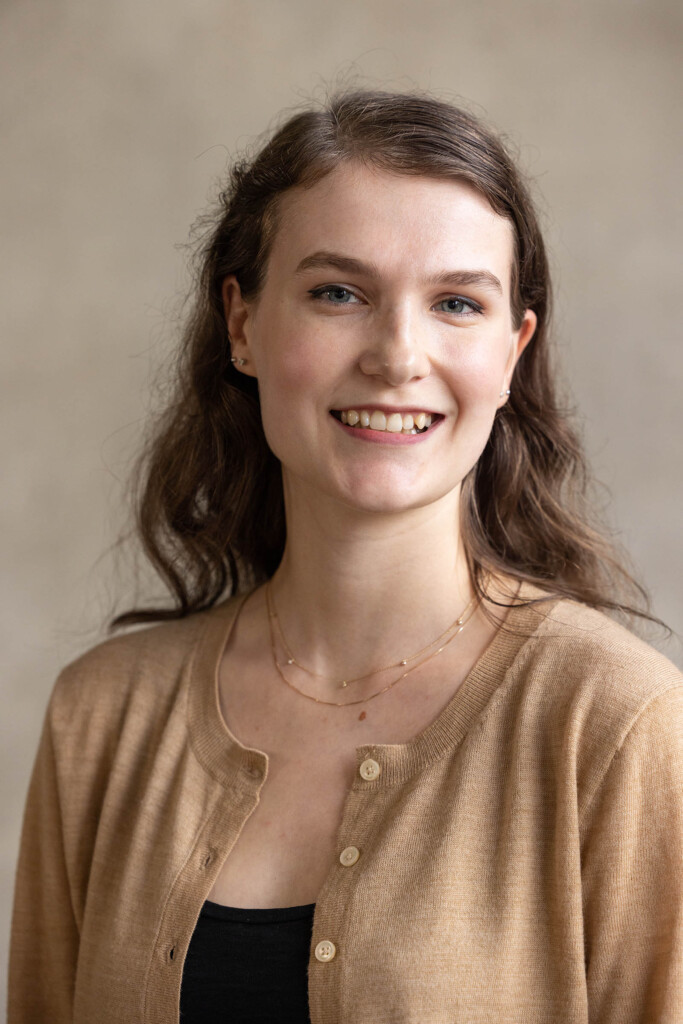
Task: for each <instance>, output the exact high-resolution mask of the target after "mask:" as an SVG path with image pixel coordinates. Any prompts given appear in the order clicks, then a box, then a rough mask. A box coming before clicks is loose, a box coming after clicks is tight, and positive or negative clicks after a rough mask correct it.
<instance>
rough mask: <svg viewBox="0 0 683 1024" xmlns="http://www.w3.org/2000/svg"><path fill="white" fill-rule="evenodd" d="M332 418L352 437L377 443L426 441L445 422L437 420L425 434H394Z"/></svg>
mask: <svg viewBox="0 0 683 1024" xmlns="http://www.w3.org/2000/svg"><path fill="white" fill-rule="evenodd" d="M330 416H331V418H332V419H333V420H334V422H335V423H336V424H337V426H338V427H341V429H342V430H343V431H344V432H345V433H347V434H350V435H351V436H352V437H355V438H357V439H358V440H359V441H372V442H374V443H375V444H419V443H420V441H424V440H425V438H427V437H430V436H431V435H432V434H433V433H434V431H435V430H436V429H437V427H438V426H439V425H440V424H441V423H443V419H440V420H435V421H434V422H433V423H432V425H431V427H430V428H429V430H425V432H424V433H423V434H400V433H396V434H393V433H392V432H391V431H390V430H371V429H370V428H369V427H350V426H349V425H348V424H347V423H342V422H341V420H338V419H337V418H336V416H332V413H330Z"/></svg>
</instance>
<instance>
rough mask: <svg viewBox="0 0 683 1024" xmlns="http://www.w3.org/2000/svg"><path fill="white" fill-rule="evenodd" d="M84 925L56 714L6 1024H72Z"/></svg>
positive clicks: (33, 817)
mask: <svg viewBox="0 0 683 1024" xmlns="http://www.w3.org/2000/svg"><path fill="white" fill-rule="evenodd" d="M78 943H79V930H78V927H77V923H76V919H75V916H74V910H73V904H72V899H71V891H70V886H69V878H68V874H67V867H66V859H65V853H64V836H63V828H62V816H61V808H60V794H59V789H58V785H57V773H56V765H55V755H54V743H53V735H52V727H51V720H50V713H49V711H48V714H47V715H46V718H45V722H44V725H43V732H42V735H41V739H40V744H39V747H38V753H37V756H36V760H35V764H34V767H33V775H32V777H31V783H30V786H29V791H28V798H27V801H26V809H25V812H24V823H23V829H22V836H21V844H20V849H19V860H18V865H17V873H16V884H15V891H14V910H13V915H12V930H11V937H10V964H9V1001H8V1024H46V1022H47V1021H49V1022H50V1024H68V1022H70V1021H71V1020H72V1018H73V992H74V982H75V975H76V961H77V958H78Z"/></svg>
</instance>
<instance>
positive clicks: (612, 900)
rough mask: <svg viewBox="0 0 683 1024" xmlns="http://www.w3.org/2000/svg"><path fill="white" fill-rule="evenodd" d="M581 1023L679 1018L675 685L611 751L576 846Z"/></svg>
mask: <svg viewBox="0 0 683 1024" xmlns="http://www.w3.org/2000/svg"><path fill="white" fill-rule="evenodd" d="M582 884H583V911H584V941H585V956H586V978H587V988H588V1019H589V1021H590V1024H680V1022H681V1021H683V686H677V687H675V688H672V689H670V690H668V691H666V692H665V693H664V694H660V695H659V696H657V697H655V698H653V699H652V700H651V701H650V703H649V704H647V705H646V706H645V708H644V709H643V710H642V711H641V713H640V714H639V716H638V717H637V718H636V720H635V722H634V723H633V725H632V726H631V728H630V729H629V731H628V733H627V735H626V737H625V739H624V741H623V742H622V743H621V745H620V747H619V749H618V751H617V752H616V754H615V755H614V757H613V759H612V761H611V763H610V765H609V768H608V770H607V772H606V773H605V775H604V777H603V779H602V781H601V783H600V785H599V787H598V790H597V792H596V794H595V796H594V798H593V801H592V804H591V808H590V820H589V822H588V828H587V832H586V834H585V839H584V843H583V846H582Z"/></svg>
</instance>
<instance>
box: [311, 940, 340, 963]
mask: <svg viewBox="0 0 683 1024" xmlns="http://www.w3.org/2000/svg"><path fill="white" fill-rule="evenodd" d="M336 952H337V950H336V948H335V945H334V942H330V940H329V939H323V940H322V942H319V943H318V945H317V946H316V947H315V957H316V960H320V961H321V962H322V963H327V961H328V960H333V959H334V954H335V953H336Z"/></svg>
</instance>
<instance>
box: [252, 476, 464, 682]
mask: <svg viewBox="0 0 683 1024" xmlns="http://www.w3.org/2000/svg"><path fill="white" fill-rule="evenodd" d="M458 499H459V495H455V494H450V495H447V496H446V497H445V498H444V499H442V500H440V501H437V502H434V503H433V504H431V505H430V506H428V507H427V508H419V509H410V510H405V511H402V512H400V513H391V514H384V513H371V514H368V513H363V512H359V511H358V510H356V509H351V508H349V507H347V506H340V505H339V503H336V502H332V501H331V500H330V501H329V502H328V501H326V500H325V499H323V500H321V499H320V495H319V494H318V495H317V496H316V501H315V505H313V504H312V503H310V502H307V501H306V498H305V495H302V494H297V495H294V494H292V493H291V491H290V490H289V489H288V488H285V502H286V509H287V544H286V548H285V552H284V555H283V559H282V562H281V564H280V566H279V568H278V570H277V572H276V573H275V575H274V577H273V580H272V585H271V586H272V596H273V600H274V604H275V607H276V610H277V614H278V617H279V619H280V623H281V626H282V629H283V632H284V634H285V636H286V639H287V643H288V645H289V646H290V648H291V649H292V652H293V653H294V655H295V656H296V658H297V660H298V661H300V662H301V663H302V664H305V665H306V666H307V667H308V668H310V669H311V670H312V671H314V672H318V673H321V674H322V675H326V676H330V677H333V678H334V677H339V678H344V677H351V676H356V675H361V674H362V673H365V672H368V671H370V670H371V669H372V668H373V667H379V666H382V665H384V664H387V663H391V662H392V661H397V660H399V659H400V658H401V657H403V656H407V655H410V654H412V653H413V651H415V650H417V649H419V648H420V647H422V646H424V645H425V644H428V643H430V642H431V641H432V640H434V639H435V638H436V637H437V636H438V635H439V634H440V633H442V632H443V631H444V630H445V629H446V628H447V627H448V626H449V625H450V624H451V623H452V622H453V621H454V620H455V619H456V618H458V616H459V615H460V614H461V613H462V611H463V610H464V609H465V607H466V605H467V604H468V602H469V601H470V600H471V598H472V593H473V592H472V587H471V584H470V580H469V574H468V571H467V566H466V560H465V553H464V549H463V547H462V542H461V538H460V532H459V525H458Z"/></svg>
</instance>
